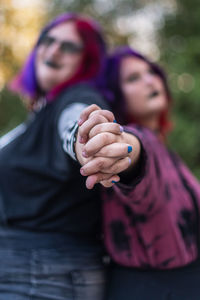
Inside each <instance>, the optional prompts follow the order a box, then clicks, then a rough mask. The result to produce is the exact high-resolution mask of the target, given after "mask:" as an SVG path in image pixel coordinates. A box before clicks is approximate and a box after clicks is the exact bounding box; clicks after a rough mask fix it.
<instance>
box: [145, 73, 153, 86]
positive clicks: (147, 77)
mask: <svg viewBox="0 0 200 300" xmlns="http://www.w3.org/2000/svg"><path fill="white" fill-rule="evenodd" d="M144 80H145V83H147V84H150V85H151V84H153V82H154V76H153V74H151V73H147V74H145V75H144Z"/></svg>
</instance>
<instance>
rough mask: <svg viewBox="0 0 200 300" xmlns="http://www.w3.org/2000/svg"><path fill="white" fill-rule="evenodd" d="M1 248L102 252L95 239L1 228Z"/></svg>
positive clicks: (100, 245) (66, 234) (100, 244)
mask: <svg viewBox="0 0 200 300" xmlns="http://www.w3.org/2000/svg"><path fill="white" fill-rule="evenodd" d="M0 247H1V248H7V247H8V248H13V249H34V248H48V249H49V248H65V249H66V250H67V249H69V250H73V251H79V252H80V251H81V250H82V251H84V250H85V251H87V252H88V251H92V252H93V251H94V252H98V251H102V248H103V247H102V243H101V242H100V240H99V239H97V238H95V237H88V236H84V235H81V236H80V235H75V234H74V235H73V234H69V233H59V232H39V231H28V230H24V229H16V228H10V227H2V226H1V227H0Z"/></svg>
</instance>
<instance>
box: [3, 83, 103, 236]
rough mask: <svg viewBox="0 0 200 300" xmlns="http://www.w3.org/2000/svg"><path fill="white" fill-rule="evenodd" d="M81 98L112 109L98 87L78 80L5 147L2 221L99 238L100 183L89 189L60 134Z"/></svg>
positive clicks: (18, 129) (33, 118) (15, 133)
mask: <svg viewBox="0 0 200 300" xmlns="http://www.w3.org/2000/svg"><path fill="white" fill-rule="evenodd" d="M76 102H79V103H84V104H87V105H89V104H92V103H96V104H98V105H99V106H101V107H102V108H107V105H106V104H105V103H104V101H103V99H102V97H101V96H100V95H99V94H98V93H97V92H96V91H95V90H94V89H92V88H91V87H89V86H88V85H86V84H78V85H76V86H74V87H71V88H68V89H67V90H66V91H64V92H63V93H62V94H61V95H60V96H59V98H58V99H56V100H55V101H54V102H52V103H49V104H47V105H46V106H45V107H43V108H42V109H41V110H40V111H39V112H36V113H35V114H34V115H33V116H32V117H31V118H29V120H28V121H27V122H26V123H25V124H23V125H21V126H20V127H18V128H17V129H16V130H15V131H14V133H11V134H10V141H9V142H7V144H6V145H5V146H3V147H1V148H0V194H1V199H0V222H1V224H4V225H7V226H11V227H15V228H16V227H17V228H24V229H28V230H34V231H38V230H39V231H51V232H52V231H54V232H66V233H72V234H77V235H82V236H83V235H84V236H91V237H93V236H98V233H99V232H100V216H101V201H100V193H99V187H98V186H96V187H95V188H94V189H93V190H88V189H86V187H85V178H84V177H82V176H81V175H80V165H79V163H78V162H76V161H74V160H73V159H72V158H71V157H70V156H69V155H68V154H66V153H65V152H64V150H63V145H62V141H61V138H60V135H59V132H58V120H59V117H60V115H61V114H62V112H63V110H65V109H66V107H68V106H69V105H70V104H72V103H76ZM17 131H19V132H20V133H17ZM12 135H13V136H12Z"/></svg>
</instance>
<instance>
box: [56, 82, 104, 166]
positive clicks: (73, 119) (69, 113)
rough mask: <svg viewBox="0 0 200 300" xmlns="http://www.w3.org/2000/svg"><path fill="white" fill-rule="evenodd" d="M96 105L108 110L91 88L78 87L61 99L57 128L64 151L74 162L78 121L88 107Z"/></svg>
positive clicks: (102, 100)
mask: <svg viewBox="0 0 200 300" xmlns="http://www.w3.org/2000/svg"><path fill="white" fill-rule="evenodd" d="M91 104H97V105H98V106H100V107H101V108H103V109H109V107H108V105H107V104H106V102H105V101H104V99H103V97H102V96H101V95H100V94H99V93H98V92H97V91H96V90H95V89H93V88H90V87H88V86H78V87H76V88H73V89H72V90H71V91H69V92H66V93H64V94H63V95H62V97H61V105H60V106H61V108H60V109H59V114H58V119H57V127H58V133H59V136H60V138H61V140H62V143H63V149H64V151H65V152H66V153H67V154H68V155H70V156H71V158H73V159H74V160H76V156H75V152H74V142H75V137H76V132H77V130H78V123H77V121H78V119H79V116H80V114H81V112H82V111H83V109H85V108H86V107H87V106H88V105H91Z"/></svg>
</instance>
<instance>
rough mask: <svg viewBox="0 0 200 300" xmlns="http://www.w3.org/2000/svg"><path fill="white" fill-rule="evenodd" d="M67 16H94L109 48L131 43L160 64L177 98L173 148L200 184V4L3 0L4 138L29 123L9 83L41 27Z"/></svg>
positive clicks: (0, 98) (0, 90) (0, 84)
mask: <svg viewBox="0 0 200 300" xmlns="http://www.w3.org/2000/svg"><path fill="white" fill-rule="evenodd" d="M64 11H78V12H81V13H83V14H86V15H89V16H92V17H94V18H96V19H97V20H98V22H99V23H100V24H101V25H102V27H103V30H104V33H105V36H106V39H107V42H108V44H109V48H110V49H112V48H113V47H115V46H116V45H120V44H129V45H131V46H133V47H134V48H136V49H138V50H140V51H142V52H143V53H144V54H145V55H148V56H149V57H150V58H151V59H152V60H154V61H156V62H158V63H160V64H161V65H162V66H163V67H164V68H165V70H166V72H167V74H168V79H169V83H170V86H171V89H172V94H173V98H174V104H173V113H172V118H173V123H174V130H173V132H172V133H171V135H170V137H169V143H170V147H171V148H172V149H173V150H175V151H176V152H178V154H179V155H180V156H181V157H182V159H183V160H184V161H185V162H186V163H187V165H188V166H189V167H190V168H191V169H192V171H193V172H194V174H195V175H196V176H197V177H198V178H199V179H200V70H199V69H200V37H199V35H200V17H199V16H200V6H199V1H198V0H190V1H188V0H165V1H160V0H152V1H151V0H149V1H147V0H109V1H108V0H32V1H29V0H1V2H0V57H1V58H0V135H2V134H4V133H5V132H7V131H8V130H10V129H11V128H13V127H15V126H16V125H17V124H19V123H20V122H21V121H23V120H24V119H25V118H26V109H25V108H24V106H23V104H22V101H21V100H22V99H19V97H18V96H16V95H14V94H12V93H11V92H9V91H8V90H7V89H6V83H8V82H9V80H10V79H11V78H12V76H13V75H14V74H16V72H17V70H19V68H20V66H22V64H23V62H24V60H25V58H26V56H27V54H28V53H29V51H30V49H31V47H32V46H33V44H34V42H35V40H36V37H37V34H38V32H39V30H40V28H41V27H42V26H43V25H44V24H45V23H46V22H47V21H48V20H49V19H51V18H52V17H54V16H55V15H57V14H59V13H62V12H64Z"/></svg>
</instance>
